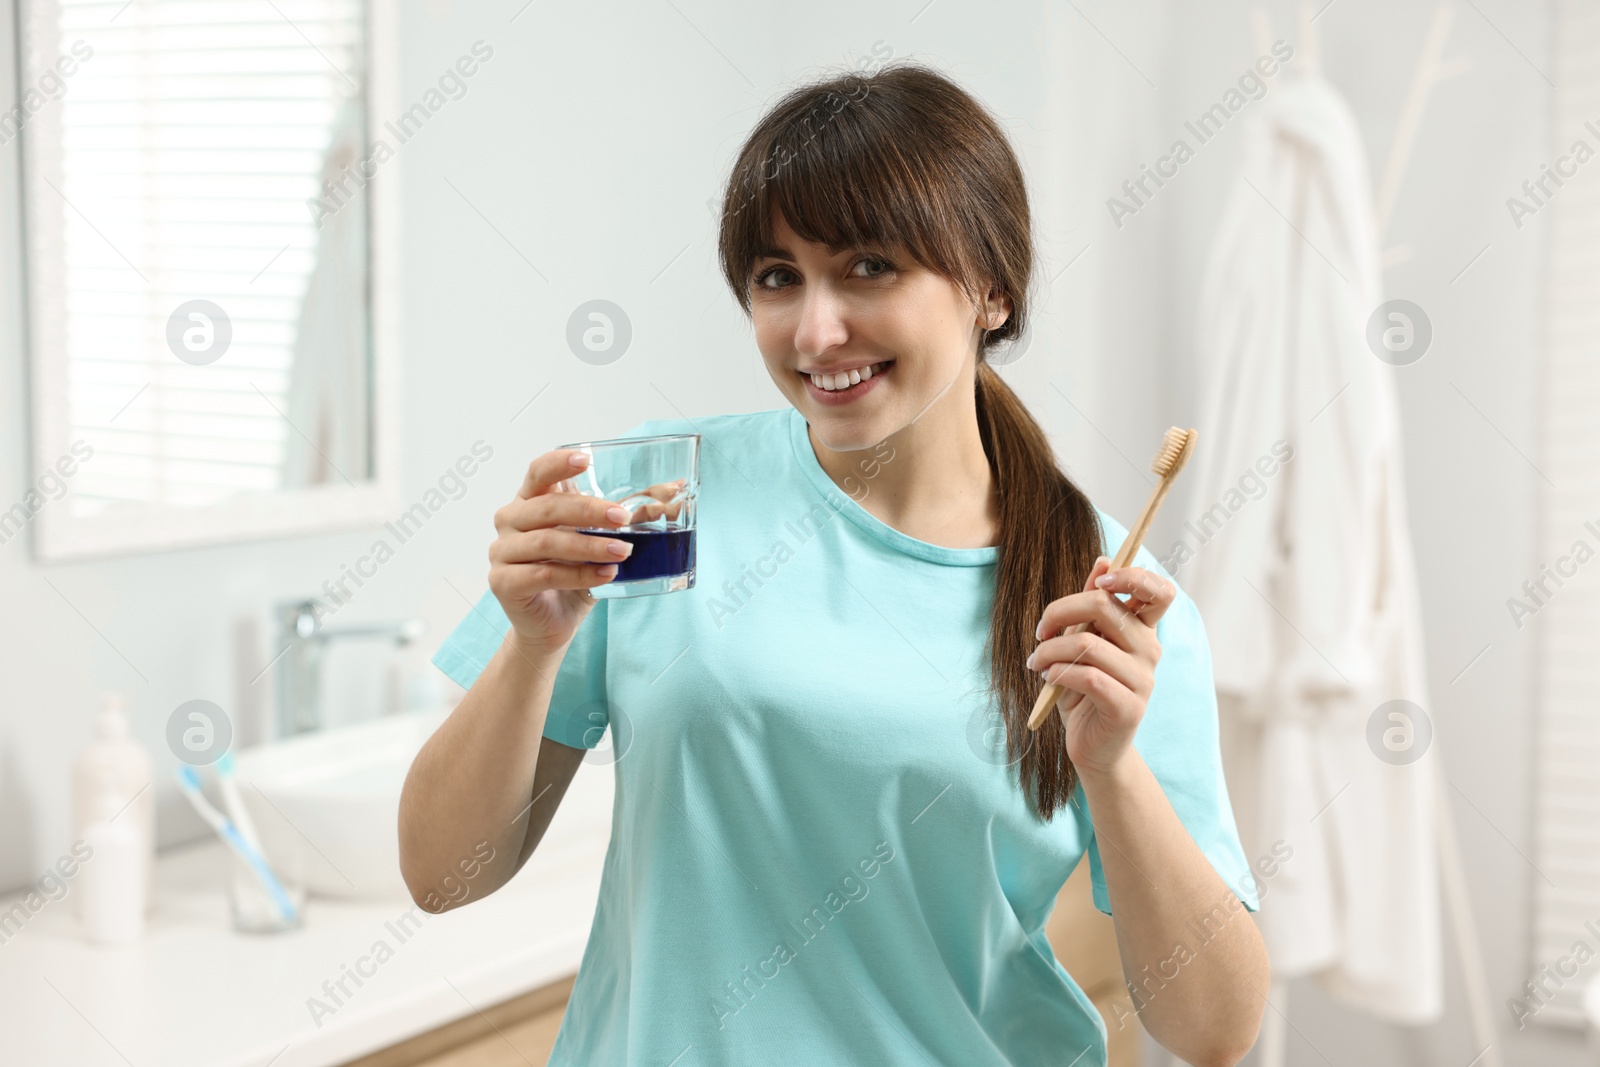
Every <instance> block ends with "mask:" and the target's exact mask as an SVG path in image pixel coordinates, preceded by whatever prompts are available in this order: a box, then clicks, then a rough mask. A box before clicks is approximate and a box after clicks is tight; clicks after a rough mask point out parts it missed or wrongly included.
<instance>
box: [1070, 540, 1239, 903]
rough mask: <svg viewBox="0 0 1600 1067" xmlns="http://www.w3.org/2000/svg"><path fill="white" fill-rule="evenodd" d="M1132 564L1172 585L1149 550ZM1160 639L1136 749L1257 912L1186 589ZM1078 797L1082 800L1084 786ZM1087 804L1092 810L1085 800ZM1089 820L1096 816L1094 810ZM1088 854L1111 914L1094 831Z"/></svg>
mask: <svg viewBox="0 0 1600 1067" xmlns="http://www.w3.org/2000/svg"><path fill="white" fill-rule="evenodd" d="M1134 565H1135V566H1139V567H1143V568H1145V569H1146V570H1148V571H1150V572H1151V573H1152V574H1159V575H1161V576H1163V577H1166V578H1168V579H1169V580H1170V575H1168V574H1167V573H1166V571H1165V570H1164V569H1163V568H1162V567H1161V566H1160V565H1159V564H1158V563H1157V562H1156V561H1155V558H1154V557H1153V556H1149V555H1147V554H1146V551H1145V550H1141V551H1140V553H1139V555H1138V557H1137V558H1136V559H1135V561H1134ZM1156 637H1157V638H1158V639H1159V640H1160V641H1161V659H1160V660H1159V661H1157V663H1156V672H1155V675H1156V676H1155V689H1154V690H1153V691H1152V692H1151V694H1150V700H1149V703H1148V704H1146V706H1145V713H1144V718H1143V719H1142V720H1141V721H1140V723H1139V729H1138V732H1137V733H1135V734H1134V737H1133V745H1134V748H1136V749H1137V750H1138V751H1139V754H1140V755H1141V756H1142V757H1143V758H1144V761H1145V764H1146V765H1147V766H1148V767H1149V768H1150V771H1151V773H1152V774H1154V775H1155V778H1156V781H1157V782H1159V783H1160V784H1161V789H1162V791H1163V792H1164V793H1166V796H1167V802H1168V803H1170V804H1171V805H1172V809H1173V811H1175V812H1176V813H1177V815H1178V819H1179V821H1180V822H1182V823H1183V826H1184V829H1186V830H1188V831H1189V836H1190V837H1192V838H1194V842H1195V844H1196V845H1198V846H1200V851H1201V852H1203V853H1204V854H1205V857H1206V859H1208V860H1210V861H1211V866H1212V867H1213V868H1214V869H1215V870H1216V872H1217V874H1218V876H1219V877H1221V879H1222V880H1223V881H1224V882H1225V883H1227V885H1228V887H1229V888H1230V889H1232V890H1233V892H1234V895H1235V896H1237V897H1238V898H1239V900H1240V902H1241V903H1243V904H1244V906H1245V907H1246V908H1248V909H1249V910H1250V911H1258V910H1259V909H1260V899H1259V897H1258V896H1257V889H1256V880H1255V875H1254V873H1253V872H1252V871H1251V869H1250V864H1249V863H1248V861H1247V860H1246V859H1245V855H1244V848H1243V846H1242V845H1241V844H1240V843H1239V830H1238V826H1237V825H1236V823H1235V822H1234V818H1233V806H1232V804H1231V802H1230V801H1229V799H1228V786H1227V782H1226V781H1225V780H1224V779H1223V774H1222V749H1221V745H1220V743H1219V741H1218V726H1217V692H1216V688H1215V686H1214V684H1213V682H1212V677H1211V645H1210V642H1209V641H1208V640H1207V639H1206V630H1205V623H1204V622H1203V621H1202V620H1201V618H1200V609H1199V608H1198V607H1197V606H1196V605H1195V602H1194V601H1193V600H1191V599H1190V598H1189V595H1188V594H1187V593H1185V592H1184V591H1183V590H1182V589H1181V588H1180V589H1179V590H1178V595H1177V598H1176V599H1175V600H1174V601H1173V602H1172V606H1171V607H1169V608H1168V609H1167V612H1166V614H1165V615H1163V616H1162V617H1161V621H1160V622H1158V623H1156ZM1078 793H1079V796H1080V797H1081V796H1082V787H1081V786H1079V787H1078ZM1083 803H1084V805H1085V809H1086V810H1087V808H1088V805H1087V798H1085V799H1084V801H1083ZM1090 815H1091V818H1092V816H1093V812H1092V811H1091V812H1090ZM1088 853H1089V880H1090V884H1091V886H1092V889H1093V894H1094V906H1095V907H1096V908H1098V909H1100V910H1101V911H1103V912H1105V913H1106V914H1107V915H1110V914H1111V897H1110V895H1109V894H1108V893H1107V892H1106V879H1105V871H1104V869H1103V867H1102V866H1101V859H1100V843H1099V841H1098V840H1097V837H1096V835H1094V834H1093V831H1091V836H1090V839H1089V847H1088Z"/></svg>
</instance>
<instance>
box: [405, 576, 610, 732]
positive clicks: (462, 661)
mask: <svg viewBox="0 0 1600 1067" xmlns="http://www.w3.org/2000/svg"><path fill="white" fill-rule="evenodd" d="M609 604H610V601H609V600H599V601H596V602H595V606H594V607H593V608H591V609H589V614H588V615H587V616H585V618H584V620H583V622H581V623H579V624H578V631H577V633H575V634H573V636H572V643H571V644H569V645H568V646H567V653H566V655H565V656H563V657H562V658H561V666H560V668H559V669H558V670H557V671H556V678H555V684H554V686H553V687H552V689H551V693H550V711H549V713H548V714H546V716H545V720H544V736H545V737H548V738H549V739H550V740H552V741H555V742H557V743H558V744H563V745H567V746H569V747H571V748H594V747H595V746H596V745H598V744H599V743H600V739H601V738H602V737H604V736H605V732H606V726H607V724H608V723H609V722H610V721H611V716H610V705H609V704H608V702H607V699H606V620H607V618H608V611H609V608H608V605H609ZM510 629H511V620H510V619H508V618H506V613H505V611H504V609H502V608H501V607H500V601H499V599H498V598H496V597H495V595H494V591H493V590H486V591H485V592H484V594H483V596H482V597H480V598H479V599H478V602H477V603H476V604H474V605H473V606H472V610H471V611H469V612H467V615H466V617H465V618H463V619H462V620H461V622H460V624H458V625H457V626H456V628H455V629H454V630H453V631H451V633H450V636H449V637H447V638H445V640H444V644H442V645H440V646H439V650H438V651H437V652H435V653H434V654H433V663H434V666H436V667H438V668H439V669H440V670H441V671H443V672H444V673H445V674H446V675H447V676H448V677H449V678H450V680H451V681H453V682H455V683H456V684H457V685H459V686H461V688H463V689H471V688H472V683H473V682H475V681H477V680H478V675H480V674H482V673H483V669H484V668H485V667H487V666H488V665H489V660H490V659H491V658H493V656H494V654H495V652H496V651H498V650H499V648H500V643H501V641H502V640H503V639H504V638H505V635H506V631H508V630H510Z"/></svg>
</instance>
